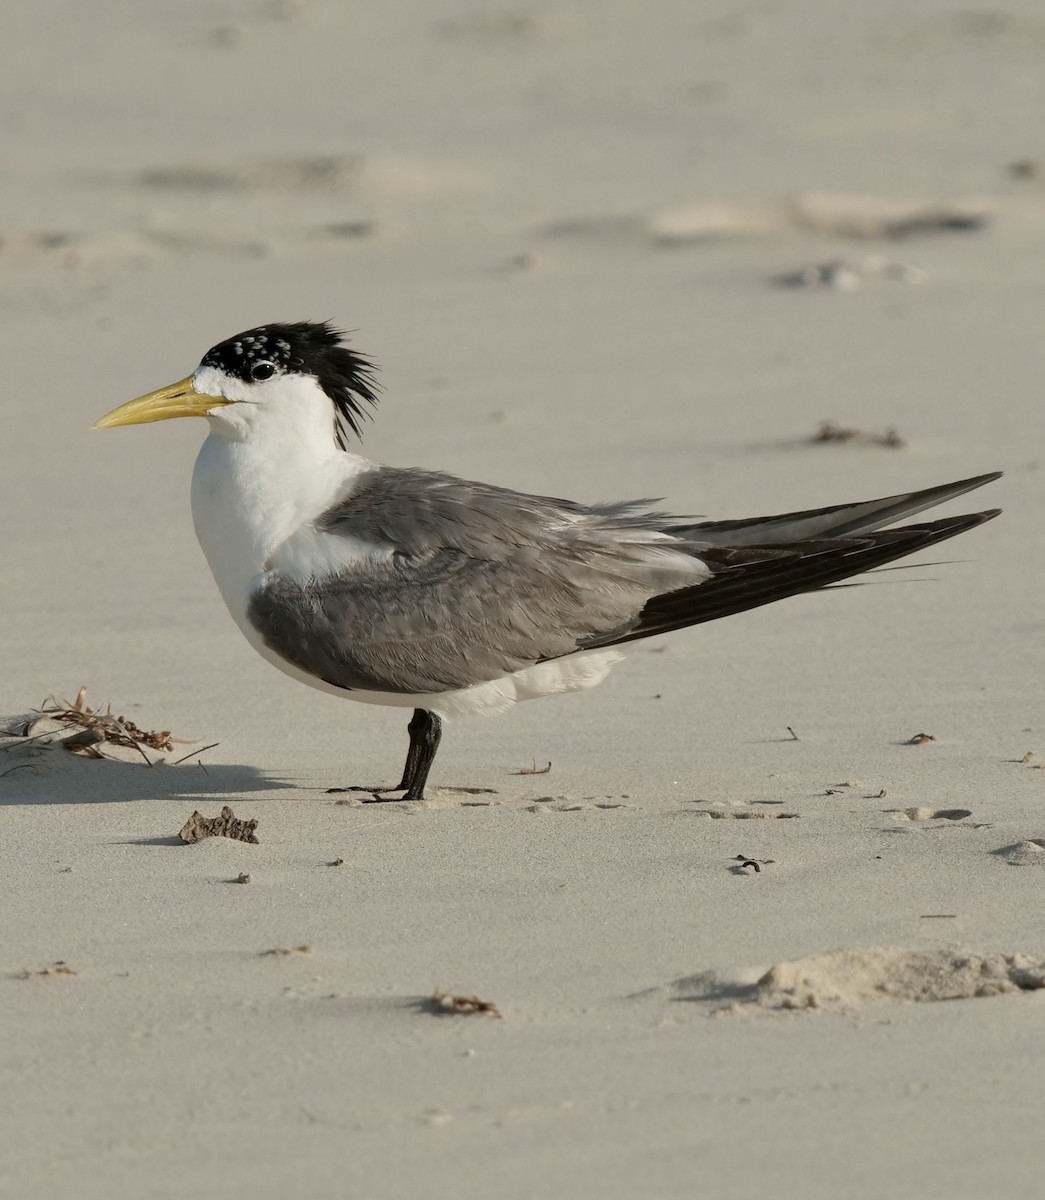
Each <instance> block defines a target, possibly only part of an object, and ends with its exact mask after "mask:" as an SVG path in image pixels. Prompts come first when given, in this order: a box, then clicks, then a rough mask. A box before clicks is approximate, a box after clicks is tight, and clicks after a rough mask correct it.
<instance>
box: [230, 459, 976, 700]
mask: <svg viewBox="0 0 1045 1200" xmlns="http://www.w3.org/2000/svg"><path fill="white" fill-rule="evenodd" d="M995 478H997V476H996V475H985V476H980V477H978V478H976V479H974V480H963V481H961V482H960V483H956V484H948V485H944V486H942V487H939V488H930V489H927V490H926V491H924V492H912V493H908V494H906V495H904V496H894V497H889V498H887V499H885V500H878V501H868V502H866V503H862V504H855V505H839V506H835V507H832V508H829V509H818V510H811V511H809V512H803V513H790V514H786V515H784V516H781V517H775V518H773V517H762V518H755V519H752V520H749V521H730V522H706V523H703V524H696V525H680V524H675V523H673V522H677V520H678V518H673V517H670V516H669V515H668V514H665V513H658V512H650V511H648V510H646V508H645V502H638V503H635V504H625V505H601V506H592V507H585V506H583V505H579V504H574V503H573V502H571V501H565V500H555V499H553V498H550V497H546V496H529V495H524V494H521V493H518V492H512V491H508V490H506V489H502V488H495V487H491V486H489V485H484V484H478V483H467V482H465V481H462V480H458V479H454V478H453V477H451V476H447V475H440V474H436V473H429V472H423V471H415V470H398V469H393V468H379V469H375V471H373V472H372V473H371V474H370V475H368V476H367V477H366V478H365V479H364V480H363V482H362V484H361V485H357V486H356V488H355V490H354V491H353V492H352V494H351V495H350V496H348V497H346V498H345V499H344V500H343V501H342V502H340V503H338V504H337V505H335V506H334V507H333V508H331V509H330V511H329V512H327V513H325V514H324V515H323V516H322V517H321V518H320V519H319V520H318V521H317V522H316V524H315V529H314V531H313V532H316V533H318V534H319V535H321V536H327V537H330V538H332V539H335V540H336V539H338V538H340V539H343V541H344V544H345V546H346V547H348V546H352V547H357V548H358V547H359V546H363V547H369V548H371V549H372V550H373V551H374V553H372V554H367V555H364V556H361V557H360V556H358V555H357V557H356V559H355V560H354V561H353V562H352V563H351V567H350V569H349V568H348V567H346V570H345V571H343V572H340V573H336V574H333V575H329V576H326V577H324V578H321V579H310V580H306V581H303V582H296V581H295V580H294V579H292V578H289V577H288V576H286V575H284V574H280V573H279V572H278V571H270V572H269V573H268V574H267V575H265V576H264V577H263V578H262V580H261V582H260V584H259V586H258V587H257V589H256V590H255V592H254V594H253V595H252V597H251V601H250V607H249V616H250V620H251V621H252V623H253V624H254V626H255V628H256V629H257V630H258V631H259V632H260V634H261V636H262V637H263V638H264V640H265V641H266V643H267V644H268V645H269V646H270V647H271V648H272V649H273V650H275V651H276V652H277V653H278V654H280V655H281V656H282V657H283V658H285V659H286V660H287V661H289V662H291V663H293V664H294V665H296V666H298V667H300V668H301V669H302V670H305V671H308V672H309V673H310V674H313V675H315V676H317V677H319V678H321V679H324V680H326V681H327V682H329V683H333V684H335V685H336V686H338V687H343V688H349V689H366V690H372V691H387V692H399V693H404V694H423V693H426V692H439V691H446V690H449V689H453V688H461V687H467V686H469V685H471V684H475V683H481V682H485V681H487V680H491V679H497V678H500V677H501V676H503V675H506V674H508V673H510V672H512V671H517V670H520V669H521V668H523V667H527V666H531V665H533V664H534V663H537V662H541V661H544V660H547V659H552V658H560V657H562V656H564V655H567V654H572V653H575V652H576V651H578V650H584V649H591V648H595V647H604V646H613V645H617V644H620V643H623V642H628V641H634V640H636V639H638V638H645V637H650V636H653V635H654V634H657V633H664V632H667V631H669V630H672V629H680V628H684V627H686V626H689V625H695V624H699V623H701V622H703V621H709V620H714V619H717V618H719V617H723V616H728V615H730V614H732V613H736V612H742V611H744V610H746V609H749V608H755V607H757V606H759V605H762V604H769V603H771V602H773V601H775V600H780V599H783V598H785V597H787V596H793V595H796V594H798V593H800V592H805V591H814V590H816V589H818V588H822V587H826V586H828V585H830V584H832V583H835V582H837V581H839V580H842V579H847V578H850V577H852V576H853V575H858V574H861V573H862V572H864V571H867V570H871V569H873V568H875V567H878V566H882V565H883V564H885V563H888V562H891V561H893V560H894V559H897V558H901V557H903V556H905V555H907V554H911V553H913V552H914V551H915V550H918V549H921V548H923V547H925V546H929V545H933V544H935V543H936V542H939V541H942V540H944V539H945V538H948V537H953V536H954V535H955V534H958V533H961V532H963V531H964V530H967V529H971V528H973V527H974V526H975V525H978V524H980V523H981V522H983V521H985V520H989V519H990V518H991V517H992V516H995V515H996V512H995V511H993V510H992V511H990V512H984V513H975V514H972V515H969V516H962V517H952V518H945V519H944V520H941V521H936V522H928V523H922V524H918V525H911V526H906V527H903V528H900V529H889V530H884V531H880V530H879V526H881V525H885V524H887V523H888V522H890V521H893V520H896V519H897V518H898V517H900V516H903V515H907V514H910V513H915V512H920V511H922V510H923V509H924V508H927V507H929V506H930V505H933V504H937V503H940V502H941V501H942V500H945V499H949V498H951V497H952V496H956V495H960V494H962V493H963V492H966V491H969V490H971V488H973V487H978V486H980V485H981V484H983V483H987V482H989V481H991V480H992V479H995ZM753 542H754V543H756V544H752V543H753ZM348 553H349V552H348V550H346V558H347V557H348Z"/></svg>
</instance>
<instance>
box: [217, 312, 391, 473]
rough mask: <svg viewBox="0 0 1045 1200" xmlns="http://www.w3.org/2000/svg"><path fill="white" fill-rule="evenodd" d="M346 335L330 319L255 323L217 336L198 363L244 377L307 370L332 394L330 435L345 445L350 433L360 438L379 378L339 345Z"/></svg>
mask: <svg viewBox="0 0 1045 1200" xmlns="http://www.w3.org/2000/svg"><path fill="white" fill-rule="evenodd" d="M344 336H345V334H344V333H343V332H342V330H340V329H335V328H334V326H333V325H331V323H330V322H329V321H318V322H317V321H296V322H294V323H292V324H288V325H259V326H258V327H257V329H248V330H247V331H246V332H245V333H237V334H236V336H235V337H231V338H229V339H228V340H227V341H224V342H219V343H218V345H217V346H214V347H212V348H211V349H210V350H208V351H207V353H206V354H205V355H204V356H203V361H202V363H201V366H204V367H218V368H220V369H221V370H222V371H225V372H226V373H227V374H229V375H235V376H236V377H237V378H238V379H242V380H244V381H246V382H247V383H250V382H252V381H254V380H258V379H266V378H269V376H271V375H273V374H285V375H291V374H296V375H311V376H312V377H313V378H314V379H315V380H316V382H317V383H318V384H319V386H320V387H321V388H322V389H323V391H324V392H326V394H327V395H328V396H329V397H330V402H331V403H332V404H333V406H334V440H335V441H336V442H337V444H338V445H339V446H340V447H341V449H342V450H347V449H348V436H349V433H352V434H354V435H355V436H356V437H357V438H361V437H362V432H361V430H360V421H362V419H363V418H364V417H367V418H369V416H370V414H369V413H368V412H367V410H366V408H365V407H364V405H367V404H369V405H371V406H373V405H376V404H377V382H376V380H375V379H374V364H373V363H372V362H371V361H370V359H369V358H366V357H365V356H364V355H362V354H357V353H356V352H355V351H354V350H349V349H348V347H347V346H345V345H343V344H342V338H343V337H344ZM270 367H271V368H272V369H271V370H270V369H269V368H270ZM265 372H267V373H265Z"/></svg>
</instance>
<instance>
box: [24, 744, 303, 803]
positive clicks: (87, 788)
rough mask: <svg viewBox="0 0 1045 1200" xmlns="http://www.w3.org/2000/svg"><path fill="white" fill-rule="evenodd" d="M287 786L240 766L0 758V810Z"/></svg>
mask: <svg viewBox="0 0 1045 1200" xmlns="http://www.w3.org/2000/svg"><path fill="white" fill-rule="evenodd" d="M291 789H292V785H291V784H289V783H286V782H284V781H282V780H279V779H272V778H269V777H268V776H266V775H264V774H263V773H262V772H261V771H259V770H258V769H257V768H256V767H252V766H248V765H247V764H245V763H221V764H217V765H212V766H203V765H202V764H201V763H191V764H190V763H186V764H182V765H179V766H173V765H170V764H167V763H155V764H154V765H153V766H151V767H148V766H146V765H145V763H140V764H137V763H125V762H112V761H109V760H106V759H92V758H86V757H83V756H81V755H78V754H69V753H67V752H65V751H62V750H60V749H56V750H49V751H46V752H44V753H41V754H39V755H37V756H34V757H32V758H29V759H27V760H26V761H23V762H12V763H11V764H10V765H8V764H7V763H6V762H3V759H2V758H0V806H4V805H36V804H112V803H128V802H130V801H134V800H193V799H197V798H206V797H210V796H215V797H223V798H226V799H227V798H228V797H230V796H236V795H243V794H247V793H249V794H251V796H252V797H253V798H257V793H258V792H275V791H284V790H291Z"/></svg>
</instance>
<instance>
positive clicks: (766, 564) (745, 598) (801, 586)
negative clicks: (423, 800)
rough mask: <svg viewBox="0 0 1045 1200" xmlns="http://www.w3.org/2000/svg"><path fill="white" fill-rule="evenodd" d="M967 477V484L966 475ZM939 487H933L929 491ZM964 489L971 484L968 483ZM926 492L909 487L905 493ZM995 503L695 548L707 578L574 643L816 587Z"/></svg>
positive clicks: (642, 632) (660, 629)
mask: <svg viewBox="0 0 1045 1200" xmlns="http://www.w3.org/2000/svg"><path fill="white" fill-rule="evenodd" d="M991 478H996V476H981V477H980V480H979V481H977V482H976V483H975V484H970V485H969V486H979V482H986V481H987V480H988V479H991ZM966 482H967V484H968V482H969V481H966ZM951 486H952V487H954V486H957V485H951ZM940 490H942V489H935V488H934V489H932V491H933V492H939V491H940ZM962 490H964V491H967V490H969V488H968V486H966V487H965V488H963V489H962ZM928 494H929V493H927V492H921V493H914V495H913V496H912V497H908V498H907V499H913V498H914V496H925V495H928ZM880 503H885V502H880ZM849 507H852V506H849ZM921 507H924V505H921ZM1000 511H1001V510H1000V509H991V510H989V511H987V512H979V513H969V514H966V515H964V516H958V517H944V518H943V519H941V520H938V521H930V522H927V523H925V524H919V525H907V526H903V527H902V528H900V529H886V530H878V531H871V532H869V533H867V534H865V535H864V536H862V537H842V538H837V537H836V538H832V539H827V540H825V539H819V540H815V541H801V542H798V543H795V544H792V545H773V546H770V547H762V546H750V545H743V544H739V545H738V544H737V543H735V542H734V543H732V544H731V545H729V546H724V547H721V548H719V547H711V548H709V549H707V550H702V551H701V552H700V557H701V559H703V560H704V561H705V562H706V563H707V564H708V566H709V567H710V568H711V570H712V572H713V574H712V576H711V578H710V579H708V580H706V581H705V582H703V583H699V584H695V585H694V586H692V587H686V588H680V589H679V590H678V591H674V592H665V593H663V594H661V595H659V596H654V597H653V599H652V600H650V601H649V602H648V603H647V604H646V606H645V607H644V608H643V609H642V611H641V612H640V613H639V615H638V616H637V617H636V619H635V621H634V622H632V623H631V624H630V626H629V627H627V628H625V629H616V630H613V631H612V632H609V633H606V634H602V635H600V636H598V637H596V638H592V639H590V640H587V641H585V642H584V643H583V644H581V645H579V646H578V647H577V648H578V649H579V650H582V649H592V648H595V647H598V646H613V645H618V644H620V643H623V642H632V641H636V640H638V639H639V638H646V637H652V636H653V635H654V634H658V633H668V632H669V631H670V630H673V629H683V628H685V627H686V626H688V625H699V624H702V623H703V622H704V621H714V620H717V619H718V618H719V617H728V616H730V615H732V614H733V613H739V612H745V611H746V610H747V609H750V608H758V607H759V606H761V605H763V604H771V603H773V601H775V600H783V599H785V598H786V597H788V596H795V595H798V594H799V593H801V592H812V591H817V590H818V589H820V588H824V587H827V586H829V585H831V584H835V583H837V582H838V581H840V580H843V579H849V578H850V577H852V576H853V575H861V574H863V573H864V572H865V571H870V570H873V569H874V568H876V567H881V566H882V565H883V564H885V563H888V562H892V561H893V560H894V559H897V558H903V557H904V556H906V555H908V554H913V553H914V552H915V551H917V550H921V549H923V548H924V547H926V546H932V545H934V544H935V543H936V542H942V541H944V540H945V539H947V538H950V537H954V536H955V535H956V534H959V533H964V532H965V531H966V530H968V529H973V528H975V527H976V526H977V525H982V524H983V523H984V522H985V521H989V520H991V519H992V518H993V517H996V516H998V514H999V512H1000Z"/></svg>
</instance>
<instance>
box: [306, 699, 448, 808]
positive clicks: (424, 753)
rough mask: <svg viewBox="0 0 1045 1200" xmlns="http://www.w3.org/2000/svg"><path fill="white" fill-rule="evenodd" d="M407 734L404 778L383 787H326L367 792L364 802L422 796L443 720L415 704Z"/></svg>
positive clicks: (331, 789) (370, 802)
mask: <svg viewBox="0 0 1045 1200" xmlns="http://www.w3.org/2000/svg"><path fill="white" fill-rule="evenodd" d="M406 728H407V732H408V733H409V734H410V748H409V749H408V750H407V752H406V763H405V764H404V765H403V778H402V779H400V781H399V783H398V784H396V786H395V787H394V788H386V787H373V788H368V787H358V786H357V787H350V788H328V789H327V791H330V792H369V793H370V799H368V800H364V801H363V803H364V804H378V803H388V802H389V801H393V800H423V799H424V798H425V783H426V782H427V780H428V772H429V771H430V770H431V769H432V763H433V762H434V761H435V752H436V750H438V749H439V739H440V738H441V737H442V735H443V723H442V721H441V720H440V719H439V717H437V716H436V714H435V713H434V712H429V711H428V709H426V708H415V709H414V715H413V716H412V717H411V718H410V724H409V725H408V726H407V727H406ZM389 792H402V793H403V794H402V795H401V796H391V795H387V794H386V793H389Z"/></svg>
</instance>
